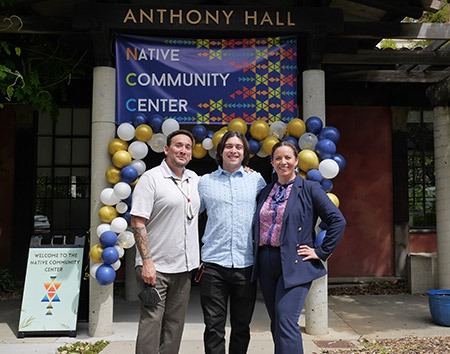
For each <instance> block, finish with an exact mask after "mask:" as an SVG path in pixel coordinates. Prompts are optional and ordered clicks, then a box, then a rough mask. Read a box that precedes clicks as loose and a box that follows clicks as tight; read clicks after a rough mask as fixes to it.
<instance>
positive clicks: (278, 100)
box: [116, 35, 298, 125]
mask: <svg viewBox="0 0 450 354" xmlns="http://www.w3.org/2000/svg"><path fill="white" fill-rule="evenodd" d="M170 59H171V60H170ZM116 68H117V70H116V73H117V74H116V75H117V80H116V85H117V87H116V89H117V90H116V92H117V107H116V108H117V109H116V111H117V119H116V120H117V123H119V124H120V123H124V122H130V121H131V120H132V118H133V116H134V115H135V114H137V113H144V114H145V115H146V116H148V117H150V116H152V115H154V114H159V115H161V116H163V117H164V118H165V119H168V118H172V119H176V120H177V121H179V122H180V123H192V124H198V123H206V124H222V125H223V124H227V123H228V122H230V121H231V120H233V119H235V118H242V119H244V120H245V121H246V122H248V123H251V122H253V121H254V120H257V119H261V120H264V121H266V122H267V123H269V124H270V123H273V122H274V121H277V120H281V121H284V122H288V121H290V120H291V119H293V118H297V117H298V112H297V111H298V107H297V39H296V37H295V36H290V37H273V38H272V37H269V38H247V39H175V38H173V39H169V38H159V37H143V36H128V35H119V36H118V37H117V39H116ZM194 82H195V85H194V84H193V83H194ZM169 101H170V102H171V103H170V104H171V105H172V106H171V107H169V103H168V102H169Z"/></svg>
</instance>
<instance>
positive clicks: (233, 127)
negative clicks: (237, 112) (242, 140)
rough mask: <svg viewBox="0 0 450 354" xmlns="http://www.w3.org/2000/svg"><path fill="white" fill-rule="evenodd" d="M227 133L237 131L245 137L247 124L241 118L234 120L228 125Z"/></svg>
mask: <svg viewBox="0 0 450 354" xmlns="http://www.w3.org/2000/svg"><path fill="white" fill-rule="evenodd" d="M228 131H238V132H241V133H242V134H244V135H245V134H246V133H247V123H245V120H243V119H241V118H235V119H233V120H232V121H231V122H230V123H228Z"/></svg>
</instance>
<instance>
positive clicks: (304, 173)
mask: <svg viewBox="0 0 450 354" xmlns="http://www.w3.org/2000/svg"><path fill="white" fill-rule="evenodd" d="M297 174H298V175H299V176H300V177H302V178H303V179H306V172H303V171H299V172H298V173H297Z"/></svg>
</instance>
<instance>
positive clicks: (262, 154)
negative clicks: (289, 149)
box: [256, 146, 269, 158]
mask: <svg viewBox="0 0 450 354" xmlns="http://www.w3.org/2000/svg"><path fill="white" fill-rule="evenodd" d="M256 155H258V156H259V157H261V158H264V157H267V156H269V154H267V153H266V152H265V151H264V150H263V148H262V146H261V147H260V149H259V151H258V152H257V153H256Z"/></svg>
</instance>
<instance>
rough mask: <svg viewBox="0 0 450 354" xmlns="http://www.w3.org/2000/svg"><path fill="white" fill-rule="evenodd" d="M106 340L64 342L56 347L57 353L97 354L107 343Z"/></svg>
mask: <svg viewBox="0 0 450 354" xmlns="http://www.w3.org/2000/svg"><path fill="white" fill-rule="evenodd" d="M108 344H109V342H108V341H104V340H99V341H97V342H95V343H90V342H75V343H70V344H66V345H64V346H62V347H59V348H58V349H57V352H56V353H57V354H76V353H81V354H97V353H100V352H101V351H102V350H103V349H104V348H105V347H106V346H107V345H108Z"/></svg>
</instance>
